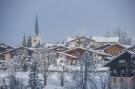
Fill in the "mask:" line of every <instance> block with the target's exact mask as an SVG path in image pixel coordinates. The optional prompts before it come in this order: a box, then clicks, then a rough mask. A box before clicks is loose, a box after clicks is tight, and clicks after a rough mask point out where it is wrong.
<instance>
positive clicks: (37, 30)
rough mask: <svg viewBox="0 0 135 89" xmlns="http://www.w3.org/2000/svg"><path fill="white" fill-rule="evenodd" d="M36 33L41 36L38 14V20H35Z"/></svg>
mask: <svg viewBox="0 0 135 89" xmlns="http://www.w3.org/2000/svg"><path fill="white" fill-rule="evenodd" d="M35 34H36V36H39V26H38V17H37V15H36V20H35Z"/></svg>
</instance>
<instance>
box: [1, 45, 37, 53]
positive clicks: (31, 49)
mask: <svg viewBox="0 0 135 89" xmlns="http://www.w3.org/2000/svg"><path fill="white" fill-rule="evenodd" d="M20 48H24V49H27V50H30V51H33V52H34V51H35V52H36V50H34V49H33V48H28V47H24V46H22V47H18V48H15V49H12V50H8V51H5V52H2V53H0V54H5V53H9V52H11V51H14V50H17V49H20Z"/></svg>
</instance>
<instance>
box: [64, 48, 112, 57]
mask: <svg viewBox="0 0 135 89" xmlns="http://www.w3.org/2000/svg"><path fill="white" fill-rule="evenodd" d="M77 49H80V50H84V51H89V52H92V53H97V54H99V55H103V56H111V55H109V54H106V53H104V52H99V51H96V50H92V49H87V48H82V47H75V48H73V49H70V50H67V51H64V53H67V52H69V51H73V50H77Z"/></svg>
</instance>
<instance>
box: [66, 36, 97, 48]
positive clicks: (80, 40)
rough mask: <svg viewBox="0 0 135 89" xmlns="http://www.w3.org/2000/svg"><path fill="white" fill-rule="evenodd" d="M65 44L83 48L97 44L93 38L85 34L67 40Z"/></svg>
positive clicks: (93, 46)
mask: <svg viewBox="0 0 135 89" xmlns="http://www.w3.org/2000/svg"><path fill="white" fill-rule="evenodd" d="M67 44H68V45H69V46H70V47H83V48H95V47H96V46H97V44H96V42H95V40H93V39H91V38H88V37H85V36H81V37H76V38H75V39H73V40H70V41H69V42H67Z"/></svg>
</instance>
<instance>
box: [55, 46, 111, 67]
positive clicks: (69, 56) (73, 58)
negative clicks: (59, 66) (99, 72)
mask: <svg viewBox="0 0 135 89" xmlns="http://www.w3.org/2000/svg"><path fill="white" fill-rule="evenodd" d="M86 51H89V52H92V55H93V59H94V61H95V62H101V61H104V58H105V57H108V56H110V55H108V54H105V53H102V52H98V51H95V50H88V49H86V48H81V47H76V48H73V49H70V50H67V51H64V52H58V54H59V58H58V59H62V60H66V61H67V62H68V64H77V63H79V59H80V58H81V57H82V55H83V54H84V52H86Z"/></svg>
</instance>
